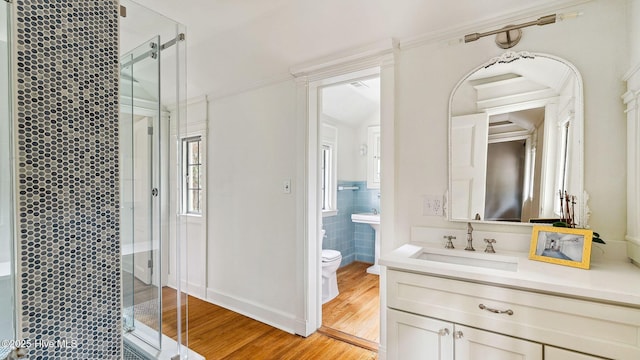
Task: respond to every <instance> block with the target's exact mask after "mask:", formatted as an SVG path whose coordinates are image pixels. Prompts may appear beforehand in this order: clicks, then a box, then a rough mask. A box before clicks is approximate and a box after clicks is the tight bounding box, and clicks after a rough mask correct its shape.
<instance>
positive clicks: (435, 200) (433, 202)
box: [422, 195, 444, 216]
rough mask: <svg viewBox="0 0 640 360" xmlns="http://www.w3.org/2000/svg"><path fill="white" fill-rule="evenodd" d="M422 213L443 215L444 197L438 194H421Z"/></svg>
mask: <svg viewBox="0 0 640 360" xmlns="http://www.w3.org/2000/svg"><path fill="white" fill-rule="evenodd" d="M422 215H424V216H443V215H444V199H443V198H442V196H440V195H423V196H422Z"/></svg>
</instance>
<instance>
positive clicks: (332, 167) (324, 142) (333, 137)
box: [319, 124, 338, 217]
mask: <svg viewBox="0 0 640 360" xmlns="http://www.w3.org/2000/svg"><path fill="white" fill-rule="evenodd" d="M321 134H322V136H321V141H320V146H319V161H320V165H321V169H320V170H321V171H320V175H319V176H320V183H319V185H320V209H321V210H322V216H323V217H325V216H334V215H336V214H337V213H338V194H337V191H338V179H337V173H338V171H337V170H338V166H337V164H338V128H337V127H335V126H332V125H329V124H322V125H321ZM326 148H328V149H329V157H330V158H329V174H328V175H326V174H325V173H324V167H323V166H322V164H323V160H324V156H323V155H324V149H326ZM325 178H327V179H326V180H327V185H326V187H327V188H328V193H325V191H323V188H322V184H323V182H324V181H325ZM323 195H324V196H323ZM325 201H326V202H327V203H328V206H325V205H324V204H325Z"/></svg>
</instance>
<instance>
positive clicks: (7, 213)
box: [0, 2, 19, 359]
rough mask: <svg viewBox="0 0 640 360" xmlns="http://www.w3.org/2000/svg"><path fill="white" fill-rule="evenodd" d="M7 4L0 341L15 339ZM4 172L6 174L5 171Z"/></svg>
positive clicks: (2, 8) (2, 34)
mask: <svg viewBox="0 0 640 360" xmlns="http://www.w3.org/2000/svg"><path fill="white" fill-rule="evenodd" d="M10 6H11V5H10V4H9V3H6V2H3V3H2V4H0V169H2V172H0V294H2V295H1V296H0V324H2V326H0V339H1V340H11V339H17V337H16V323H15V318H16V312H15V285H14V274H15V273H14V263H13V261H14V229H13V211H14V209H15V207H14V203H13V196H12V194H13V192H14V188H13V171H11V170H12V169H13V166H12V162H13V157H12V154H13V146H12V134H13V131H12V126H11V99H12V98H13V96H11V81H10V79H11V67H10V64H11V62H10V56H11V55H10V54H11V46H10V45H11V44H10V42H11V37H10V36H9V34H10V30H11V23H10V21H9V20H10V14H11V8H10ZM7 170H8V171H7ZM16 345H19V344H11V343H7V344H5V343H3V344H0V359H4V358H5V357H6V355H7V354H8V353H9V351H10V349H11V347H15V346H16Z"/></svg>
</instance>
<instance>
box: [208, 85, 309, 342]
mask: <svg viewBox="0 0 640 360" xmlns="http://www.w3.org/2000/svg"><path fill="white" fill-rule="evenodd" d="M295 101H296V87H295V83H294V82H293V81H286V82H282V83H278V84H275V85H270V86H266V87H263V88H260V89H257V90H252V91H248V92H245V93H242V94H239V95H235V96H232V97H226V98H222V99H217V100H213V101H211V102H210V105H209V108H210V111H209V134H208V145H209V148H208V149H209V150H208V158H209V162H208V165H209V171H208V176H209V181H208V184H207V186H208V188H209V193H208V197H207V200H208V209H209V216H208V259H207V263H208V269H209V270H208V284H207V298H208V299H210V300H212V301H214V302H216V303H218V304H221V305H224V306H227V307H229V308H231V309H234V310H236V311H239V312H241V313H247V314H250V315H251V316H252V317H255V318H257V319H258V320H262V321H264V322H266V323H271V324H274V325H278V326H279V327H281V328H285V329H288V330H290V331H293V330H292V328H293V327H294V326H295V324H294V322H295V319H301V318H304V314H303V313H301V311H302V306H301V303H302V301H303V294H302V292H303V291H302V286H303V283H302V273H303V272H304V271H303V270H302V269H301V268H300V266H301V265H300V264H301V261H302V257H303V252H302V248H303V246H304V244H303V239H302V236H298V235H297V228H296V214H297V212H301V211H302V209H298V208H297V202H296V199H297V198H298V197H304V192H301V190H302V189H301V188H300V187H302V186H303V181H298V179H297V178H296V174H297V173H298V166H302V165H303V164H299V163H297V162H298V158H299V157H298V154H297V152H298V151H299V149H297V141H296V137H297V136H298V134H299V131H298V126H299V125H300V124H298V123H297V120H296V118H295V111H296V102H295ZM302 125H303V126H305V124H302ZM286 178H288V179H291V180H292V189H293V191H292V193H291V194H284V193H283V192H282V182H283V179H286Z"/></svg>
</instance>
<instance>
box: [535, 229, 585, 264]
mask: <svg viewBox="0 0 640 360" xmlns="http://www.w3.org/2000/svg"><path fill="white" fill-rule="evenodd" d="M592 238H593V231H591V230H585V229H571V228H561V227H552V226H534V227H533V232H532V234H531V248H530V249H529V259H531V260H538V261H545V262H549V263H552V264H560V265H566V266H573V267H577V268H581V269H588V268H589V263H590V261H591V240H592Z"/></svg>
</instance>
